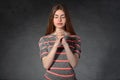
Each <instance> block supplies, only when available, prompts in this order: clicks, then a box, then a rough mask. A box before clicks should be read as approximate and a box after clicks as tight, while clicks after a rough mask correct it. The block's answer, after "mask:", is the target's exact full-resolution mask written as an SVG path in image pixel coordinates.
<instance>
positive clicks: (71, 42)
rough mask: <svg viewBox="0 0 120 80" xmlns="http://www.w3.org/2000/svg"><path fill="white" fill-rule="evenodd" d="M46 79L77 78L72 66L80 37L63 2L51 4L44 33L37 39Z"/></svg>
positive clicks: (68, 79) (78, 50)
mask: <svg viewBox="0 0 120 80" xmlns="http://www.w3.org/2000/svg"><path fill="white" fill-rule="evenodd" d="M39 47H40V57H41V60H42V63H43V67H44V68H45V69H46V73H45V75H44V77H45V79H46V80H77V79H76V76H75V72H74V70H73V68H74V67H75V66H76V65H77V63H78V59H79V58H80V53H81V48H80V37H79V36H78V35H76V33H75V32H74V29H73V27H72V24H71V20H70V17H69V13H68V11H67V8H66V7H65V6H64V5H63V4H57V5H55V6H53V8H52V12H51V14H50V17H49V21H48V27H47V30H46V35H45V36H42V37H41V38H40V40H39Z"/></svg>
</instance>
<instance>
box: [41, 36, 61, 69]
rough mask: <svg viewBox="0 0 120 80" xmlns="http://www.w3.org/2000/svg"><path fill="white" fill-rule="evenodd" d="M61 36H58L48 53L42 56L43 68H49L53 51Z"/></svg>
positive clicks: (53, 54) (54, 51) (53, 55)
mask: <svg viewBox="0 0 120 80" xmlns="http://www.w3.org/2000/svg"><path fill="white" fill-rule="evenodd" d="M61 38H62V37H60V38H58V39H57V40H56V42H55V44H54V45H53V47H52V49H51V51H50V52H49V53H48V55H47V56H45V57H43V58H42V62H43V66H44V68H45V69H49V68H50V66H51V64H52V63H53V60H54V57H55V53H56V51H57V47H58V45H59V43H60V40H61Z"/></svg>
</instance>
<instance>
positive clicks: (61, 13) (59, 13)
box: [54, 10, 65, 15]
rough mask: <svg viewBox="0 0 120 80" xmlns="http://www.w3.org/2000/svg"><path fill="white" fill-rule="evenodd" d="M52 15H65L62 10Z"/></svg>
mask: <svg viewBox="0 0 120 80" xmlns="http://www.w3.org/2000/svg"><path fill="white" fill-rule="evenodd" d="M54 15H65V13H64V11H63V10H57V11H56V12H55V14H54Z"/></svg>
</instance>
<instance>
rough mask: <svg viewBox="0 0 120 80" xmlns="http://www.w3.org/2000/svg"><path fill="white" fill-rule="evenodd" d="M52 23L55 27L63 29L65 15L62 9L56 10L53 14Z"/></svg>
mask: <svg viewBox="0 0 120 80" xmlns="http://www.w3.org/2000/svg"><path fill="white" fill-rule="evenodd" d="M53 23H54V26H55V27H56V28H61V29H63V28H64V26H65V23H66V17H65V13H64V11H63V10H57V11H56V12H55V14H54V18H53Z"/></svg>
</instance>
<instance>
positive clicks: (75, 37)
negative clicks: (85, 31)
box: [70, 35, 81, 39]
mask: <svg viewBox="0 0 120 80" xmlns="http://www.w3.org/2000/svg"><path fill="white" fill-rule="evenodd" d="M70 37H71V38H74V39H81V37H80V36H79V35H70Z"/></svg>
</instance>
